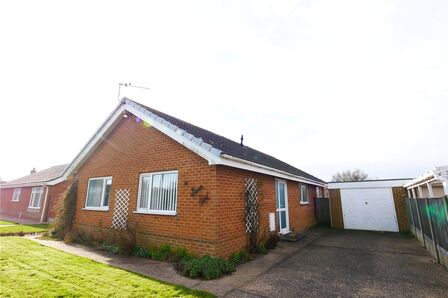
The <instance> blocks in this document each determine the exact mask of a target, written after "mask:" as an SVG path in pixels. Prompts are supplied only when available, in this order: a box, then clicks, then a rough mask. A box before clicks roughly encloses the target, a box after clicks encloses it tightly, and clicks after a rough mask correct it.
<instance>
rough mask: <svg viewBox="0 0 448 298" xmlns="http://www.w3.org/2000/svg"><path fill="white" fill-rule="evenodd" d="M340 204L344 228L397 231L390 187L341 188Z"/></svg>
mask: <svg viewBox="0 0 448 298" xmlns="http://www.w3.org/2000/svg"><path fill="white" fill-rule="evenodd" d="M341 204H342V214H343V217H344V227H345V228H346V229H353V230H372V231H389V232H398V224H397V214H396V212H395V204H394V199H393V195H392V190H391V189H390V188H356V189H341Z"/></svg>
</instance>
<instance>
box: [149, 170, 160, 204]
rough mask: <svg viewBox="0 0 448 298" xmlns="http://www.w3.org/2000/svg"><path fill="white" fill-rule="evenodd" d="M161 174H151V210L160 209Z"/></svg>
mask: <svg viewBox="0 0 448 298" xmlns="http://www.w3.org/2000/svg"><path fill="white" fill-rule="evenodd" d="M161 185H162V174H154V175H152V190H151V210H160V197H161V191H160V190H161Z"/></svg>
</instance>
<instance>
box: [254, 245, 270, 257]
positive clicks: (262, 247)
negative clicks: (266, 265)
mask: <svg viewBox="0 0 448 298" xmlns="http://www.w3.org/2000/svg"><path fill="white" fill-rule="evenodd" d="M256 251H257V253H258V254H262V255H265V254H267V253H268V249H267V248H266V245H264V244H258V245H257V248H256Z"/></svg>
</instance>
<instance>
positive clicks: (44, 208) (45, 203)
mask: <svg viewBox="0 0 448 298" xmlns="http://www.w3.org/2000/svg"><path fill="white" fill-rule="evenodd" d="M42 187H45V189H46V191H45V199H44V206H43V208H42V213H41V215H40V222H44V216H45V211H46V208H47V199H48V186H46V185H45V184H42Z"/></svg>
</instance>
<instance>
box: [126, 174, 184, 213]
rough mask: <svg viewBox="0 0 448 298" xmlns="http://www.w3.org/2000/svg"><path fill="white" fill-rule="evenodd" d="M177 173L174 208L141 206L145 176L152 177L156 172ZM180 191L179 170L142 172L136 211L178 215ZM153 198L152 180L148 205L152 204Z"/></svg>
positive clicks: (139, 179)
mask: <svg viewBox="0 0 448 298" xmlns="http://www.w3.org/2000/svg"><path fill="white" fill-rule="evenodd" d="M173 173H175V174H176V175H177V182H176V198H175V200H174V210H151V209H148V208H145V209H144V208H140V200H141V194H142V184H143V183H142V182H143V178H145V177H151V176H153V175H155V174H173ZM178 192H179V171H178V170H173V171H161V172H149V173H141V174H140V175H139V178H138V195H137V205H136V207H135V208H136V210H135V211H134V213H142V214H155V215H171V216H173V215H176V214H177V198H178ZM151 199H152V180H151V192H150V196H149V198H148V206H150V205H151Z"/></svg>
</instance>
